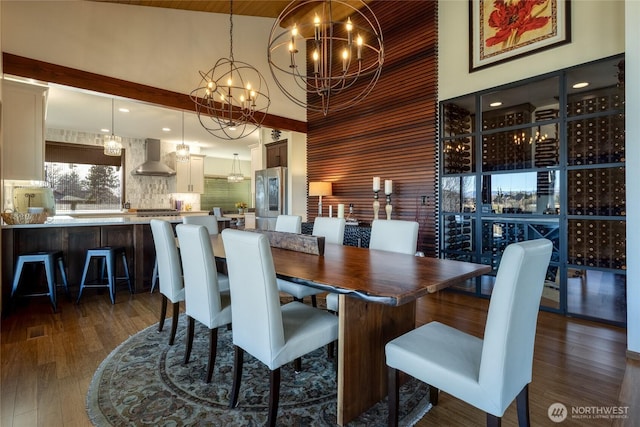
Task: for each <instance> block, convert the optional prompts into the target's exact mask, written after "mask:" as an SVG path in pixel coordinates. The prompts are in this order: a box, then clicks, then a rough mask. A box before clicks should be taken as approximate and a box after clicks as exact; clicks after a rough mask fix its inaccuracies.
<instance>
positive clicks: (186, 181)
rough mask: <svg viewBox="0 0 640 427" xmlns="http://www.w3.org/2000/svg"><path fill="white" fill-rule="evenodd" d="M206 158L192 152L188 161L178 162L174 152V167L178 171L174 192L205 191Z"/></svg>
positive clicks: (172, 190)
mask: <svg viewBox="0 0 640 427" xmlns="http://www.w3.org/2000/svg"><path fill="white" fill-rule="evenodd" d="M204 158H205V156H203V155H200V154H191V155H190V156H189V161H188V162H176V161H175V153H172V160H173V168H174V169H175V171H176V177H175V183H174V184H172V186H171V192H172V193H198V194H202V193H204Z"/></svg>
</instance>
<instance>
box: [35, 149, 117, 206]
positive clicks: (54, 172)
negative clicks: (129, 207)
mask: <svg viewBox="0 0 640 427" xmlns="http://www.w3.org/2000/svg"><path fill="white" fill-rule="evenodd" d="M45 153H46V154H45V180H46V181H47V183H48V185H49V186H50V187H51V188H52V189H53V194H54V199H55V202H56V212H65V211H66V212H69V211H77V210H83V211H87V210H88V211H92V210H94V211H98V210H100V211H104V210H114V209H120V208H121V207H122V199H123V194H124V174H123V173H122V169H123V168H122V163H123V158H124V153H123V154H122V155H121V156H119V157H112V156H105V155H104V154H103V150H102V148H101V147H94V146H87V145H79V144H65V143H58V142H47V148H46V152H45Z"/></svg>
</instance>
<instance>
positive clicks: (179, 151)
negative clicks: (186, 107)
mask: <svg viewBox="0 0 640 427" xmlns="http://www.w3.org/2000/svg"><path fill="white" fill-rule="evenodd" d="M188 161H189V146H188V145H187V144H185V143H184V111H183V112H182V143H180V144H178V145H176V162H182V163H186V162H188Z"/></svg>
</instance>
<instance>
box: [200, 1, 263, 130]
mask: <svg viewBox="0 0 640 427" xmlns="http://www.w3.org/2000/svg"><path fill="white" fill-rule="evenodd" d="M229 9H230V11H229V57H228V58H220V59H218V61H217V62H216V63H215V65H214V66H213V68H211V69H210V70H209V71H207V72H203V71H200V77H201V81H200V84H199V86H198V87H197V88H196V89H194V90H193V91H191V95H190V97H191V99H192V100H193V102H194V103H195V107H196V113H197V114H198V120H199V121H200V124H201V125H202V126H203V127H204V128H205V129H206V130H207V132H209V133H210V134H212V135H214V136H216V137H218V138H221V139H227V140H232V139H239V138H243V137H245V136H247V135H250V134H251V133H252V132H254V131H255V130H256V129H257V128H259V127H260V126H261V125H262V122H263V121H264V119H265V117H266V115H267V111H268V109H269V105H270V104H271V100H270V98H269V88H268V86H267V82H266V80H265V79H264V77H263V76H262V74H260V72H259V71H258V70H257V69H255V68H254V67H252V66H251V65H249V64H247V63H246V62H241V61H236V60H235V59H234V58H233V0H231V1H230V2H229Z"/></svg>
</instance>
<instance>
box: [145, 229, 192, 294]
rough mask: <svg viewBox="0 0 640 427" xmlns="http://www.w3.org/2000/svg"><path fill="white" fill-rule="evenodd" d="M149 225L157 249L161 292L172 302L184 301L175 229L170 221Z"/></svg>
mask: <svg viewBox="0 0 640 427" xmlns="http://www.w3.org/2000/svg"><path fill="white" fill-rule="evenodd" d="M149 223H150V225H151V234H152V235H153V244H154V246H155V248H156V260H157V262H158V280H159V282H160V292H161V293H162V295H164V296H166V297H167V298H168V299H169V300H170V301H171V302H178V301H183V300H184V283H183V281H182V265H181V264H180V255H179V254H178V247H177V245H176V238H175V236H174V234H173V228H172V227H171V224H170V223H169V222H168V221H162V220H159V219H152V220H151V221H150V222H149Z"/></svg>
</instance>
